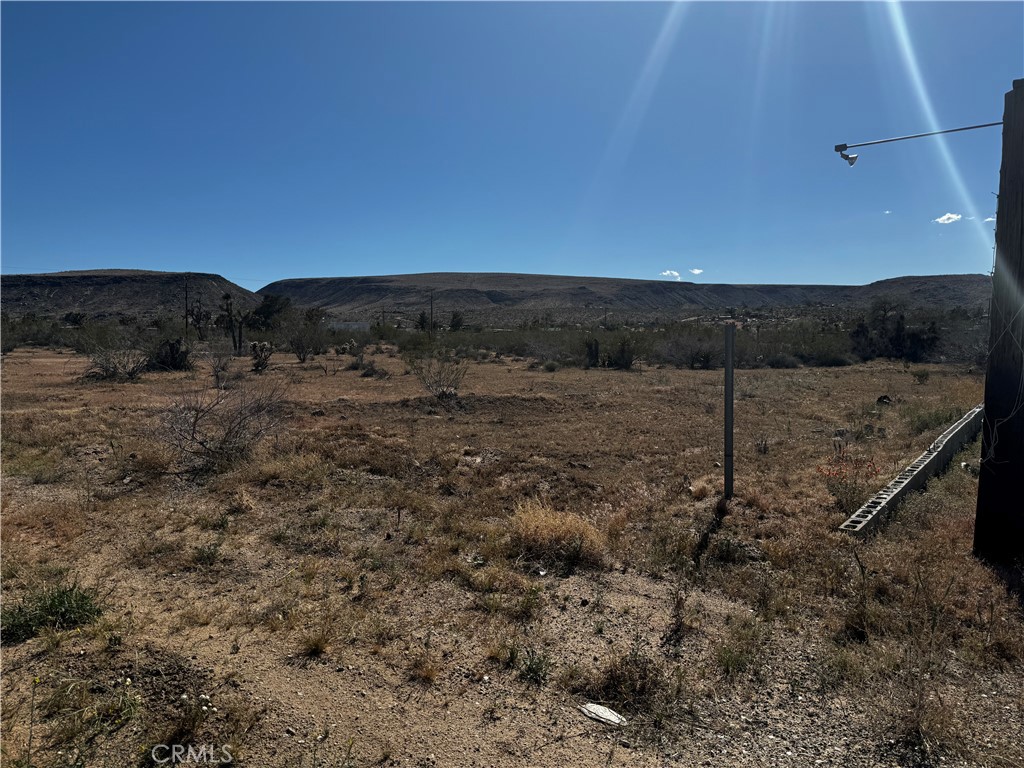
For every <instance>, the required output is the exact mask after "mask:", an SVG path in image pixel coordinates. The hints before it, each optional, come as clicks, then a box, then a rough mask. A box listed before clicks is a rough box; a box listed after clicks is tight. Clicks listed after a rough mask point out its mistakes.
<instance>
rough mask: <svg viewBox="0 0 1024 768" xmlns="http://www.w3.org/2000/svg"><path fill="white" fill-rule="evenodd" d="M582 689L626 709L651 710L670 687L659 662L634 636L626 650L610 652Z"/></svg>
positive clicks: (600, 699) (597, 698)
mask: <svg viewBox="0 0 1024 768" xmlns="http://www.w3.org/2000/svg"><path fill="white" fill-rule="evenodd" d="M581 687H582V689H583V691H582V692H584V693H586V694H587V695H588V696H590V697H591V698H593V699H596V700H597V701H605V702H610V703H612V704H613V705H615V706H616V707H618V708H620V709H623V710H625V711H627V712H651V711H653V710H656V709H659V708H661V707H662V705H663V704H664V697H665V695H666V692H667V691H668V689H669V685H668V676H667V675H666V674H665V670H664V668H663V666H662V664H661V663H660V662H659V661H658V660H657V659H656V658H654V657H653V656H652V655H651V654H650V653H649V652H648V651H647V650H646V649H645V648H644V647H643V645H642V644H641V641H640V638H639V637H637V638H636V639H635V640H634V641H633V643H632V644H631V646H630V648H629V650H626V651H618V652H616V653H613V654H612V655H611V656H610V657H609V658H608V659H607V660H606V661H605V663H604V665H603V666H602V667H601V668H600V669H599V670H597V671H596V672H595V673H593V674H592V675H590V677H589V679H586V680H585V681H584V682H583V684H582V686H581Z"/></svg>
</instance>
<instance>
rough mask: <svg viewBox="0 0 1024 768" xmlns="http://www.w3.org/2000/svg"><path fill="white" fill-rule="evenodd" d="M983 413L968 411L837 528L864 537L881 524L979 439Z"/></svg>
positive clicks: (977, 408) (981, 408) (981, 411)
mask: <svg viewBox="0 0 1024 768" xmlns="http://www.w3.org/2000/svg"><path fill="white" fill-rule="evenodd" d="M984 414H985V407H984V405H983V404H982V405H979V406H977V407H976V408H972V409H971V410H970V411H968V412H967V413H966V414H965V415H964V417H963V418H961V419H960V420H959V421H958V422H956V424H954V425H953V426H951V427H950V428H949V429H947V430H946V431H945V432H943V433H942V434H941V435H939V437H938V439H937V440H936V441H935V442H934V443H932V444H931V445H930V446H929V447H928V450H926V451H925V452H924V453H922V454H921V455H920V456H918V457H917V460H916V461H914V462H913V463H912V464H911V465H910V466H908V467H907V468H906V469H904V470H903V471H902V472H900V473H899V474H898V475H897V476H896V478H895V479H894V480H893V481H892V482H891V483H889V484H888V485H887V486H885V488H883V489H882V490H880V491H879V492H878V493H876V494H875V495H874V496H873V497H872V498H871V499H870V500H869V501H868V502H867V503H866V504H864V506H862V507H861V508H860V509H858V510H857V511H856V512H854V513H853V514H852V515H850V518H849V519H848V520H847V521H846V522H845V523H843V524H842V525H841V526H839V529H840V530H841V531H846V532H847V533H851V534H853V535H854V536H865V535H867V534H869V533H871V532H872V531H874V530H876V529H877V528H878V526H880V525H882V523H884V522H885V521H886V520H887V519H888V518H889V516H890V515H891V514H892V512H893V510H895V509H896V507H897V506H899V504H900V502H901V501H903V499H904V498H906V496H907V494H909V493H911V492H913V491H917V490H920V489H921V488H923V487H924V485H925V483H927V482H928V481H929V480H930V479H931V478H933V477H934V476H935V475H937V474H939V473H940V472H942V471H943V470H944V469H945V468H946V467H947V466H948V465H949V462H950V461H951V460H952V459H953V457H954V456H955V455H956V454H957V452H958V451H959V450H960V449H961V448H963V447H964V446H965V445H966V444H967V443H969V442H970V441H971V440H973V439H974V438H976V437H977V436H978V433H979V432H980V431H981V424H982V420H983V418H984Z"/></svg>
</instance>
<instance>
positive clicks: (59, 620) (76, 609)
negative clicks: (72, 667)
mask: <svg viewBox="0 0 1024 768" xmlns="http://www.w3.org/2000/svg"><path fill="white" fill-rule="evenodd" d="M101 613H103V609H102V607H101V606H100V602H99V596H98V594H97V592H96V590H94V589H86V588H83V587H80V586H79V585H78V584H75V583H72V584H58V585H55V586H49V587H41V588H37V589H35V590H32V591H31V592H29V593H28V594H27V595H26V596H25V597H24V598H23V599H22V600H21V601H20V602H19V603H18V604H17V605H15V606H13V607H11V608H8V607H7V606H4V608H3V610H2V611H0V627H2V633H0V643H2V644H3V645H14V644H16V643H22V642H24V641H25V640H28V639H30V638H33V637H35V636H36V635H38V634H39V633H40V632H41V631H43V630H44V629H55V630H63V629H74V628H75V627H80V626H82V625H83V624H89V623H91V622H93V621H95V620H96V619H98V618H99V616H100V614H101Z"/></svg>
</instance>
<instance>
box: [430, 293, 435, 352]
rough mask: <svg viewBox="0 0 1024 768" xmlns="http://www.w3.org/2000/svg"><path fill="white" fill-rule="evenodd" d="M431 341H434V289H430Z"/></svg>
mask: <svg viewBox="0 0 1024 768" xmlns="http://www.w3.org/2000/svg"><path fill="white" fill-rule="evenodd" d="M430 340H431V341H433V340H434V289H433V288H431V289H430Z"/></svg>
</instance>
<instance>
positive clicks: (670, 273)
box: [658, 269, 682, 280]
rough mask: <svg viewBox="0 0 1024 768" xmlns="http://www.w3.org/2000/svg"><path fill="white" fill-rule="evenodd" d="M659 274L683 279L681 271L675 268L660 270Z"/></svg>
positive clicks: (674, 278)
mask: <svg viewBox="0 0 1024 768" xmlns="http://www.w3.org/2000/svg"><path fill="white" fill-rule="evenodd" d="M658 274H660V275H661V276H662V277H671V278H672V279H673V280H682V278H681V277H680V276H679V273H678V272H676V271H675V270H674V269H666V270H665V271H664V272H659V273H658Z"/></svg>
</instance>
